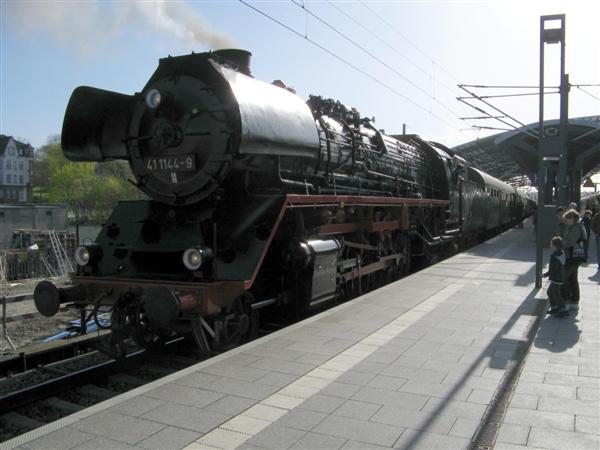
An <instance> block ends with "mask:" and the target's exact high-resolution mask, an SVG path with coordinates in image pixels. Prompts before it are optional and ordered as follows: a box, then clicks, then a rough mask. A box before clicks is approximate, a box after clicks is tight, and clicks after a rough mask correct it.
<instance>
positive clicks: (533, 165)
mask: <svg viewBox="0 0 600 450" xmlns="http://www.w3.org/2000/svg"><path fill="white" fill-rule="evenodd" d="M558 123H559V121H558V120H548V121H545V122H544V127H545V132H546V135H548V134H550V133H557V132H558ZM537 131H538V122H536V123H532V124H530V125H526V126H524V127H521V128H519V129H517V130H514V131H505V132H503V133H499V134H495V135H492V136H487V137H485V138H482V139H477V140H475V141H471V142H467V143H466V144H461V145H458V146H456V147H454V148H453V149H452V150H453V151H454V152H455V153H456V154H457V155H460V156H461V157H463V158H464V159H466V160H467V161H468V162H470V163H472V164H475V165H476V166H477V167H478V168H480V169H481V170H483V171H484V172H487V173H489V174H490V175H492V176H494V177H496V178H499V179H500V180H502V181H509V182H511V181H517V180H525V179H529V180H533V179H534V178H535V174H536V173H537V165H538V156H537V155H538V139H537V137H536V135H537ZM578 158H579V161H577V159H578ZM576 162H580V163H581V167H582V169H583V179H585V178H587V177H588V176H590V175H592V174H593V173H595V172H598V171H599V170H600V116H588V117H577V118H572V119H569V167H573V166H574V165H575V163H576Z"/></svg>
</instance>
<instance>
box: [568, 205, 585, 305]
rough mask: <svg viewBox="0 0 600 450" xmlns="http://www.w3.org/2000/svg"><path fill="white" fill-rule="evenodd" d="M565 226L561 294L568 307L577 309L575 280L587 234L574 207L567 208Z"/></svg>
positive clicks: (581, 261)
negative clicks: (564, 261) (564, 258)
mask: <svg viewBox="0 0 600 450" xmlns="http://www.w3.org/2000/svg"><path fill="white" fill-rule="evenodd" d="M564 218H565V223H566V225H567V226H566V228H565V231H564V234H563V236H562V238H563V242H564V246H563V249H564V252H565V255H566V257H567V260H566V263H565V283H564V284H563V287H562V296H563V299H564V300H565V302H566V303H567V307H568V308H569V309H573V310H578V309H579V281H578V280H577V276H578V272H579V265H580V264H582V263H584V262H585V261H586V257H585V242H586V241H587V234H586V232H585V228H584V226H583V223H581V220H580V216H579V213H578V212H577V211H575V210H574V209H570V210H568V211H567V212H566V213H565V215H564Z"/></svg>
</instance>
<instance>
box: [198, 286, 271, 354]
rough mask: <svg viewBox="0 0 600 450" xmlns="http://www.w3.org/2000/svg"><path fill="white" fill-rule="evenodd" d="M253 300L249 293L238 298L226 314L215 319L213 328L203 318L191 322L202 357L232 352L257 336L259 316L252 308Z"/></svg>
mask: <svg viewBox="0 0 600 450" xmlns="http://www.w3.org/2000/svg"><path fill="white" fill-rule="evenodd" d="M251 299H252V296H251V295H250V294H249V293H246V294H243V295H242V296H241V297H238V298H237V299H236V300H235V301H233V302H232V303H231V305H229V307H228V308H227V311H226V312H225V313H223V314H222V315H221V316H220V317H218V318H216V319H213V321H212V324H213V326H212V327H211V326H210V325H209V323H208V322H207V321H206V320H205V319H204V318H202V317H195V318H193V319H192V320H191V326H192V337H193V338H194V341H195V342H196V345H197V346H198V350H199V352H200V354H201V355H203V356H209V355H210V353H211V352H223V351H226V350H230V349H232V348H234V347H237V346H238V345H240V344H242V343H244V342H246V341H248V340H249V339H251V338H253V337H254V336H256V335H257V333H258V324H259V320H258V317H259V316H258V313H257V312H256V311H252V309H251V307H250V304H251Z"/></svg>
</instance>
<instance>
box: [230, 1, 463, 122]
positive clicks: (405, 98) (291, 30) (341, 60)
mask: <svg viewBox="0 0 600 450" xmlns="http://www.w3.org/2000/svg"><path fill="white" fill-rule="evenodd" d="M238 1H239V2H240V3H242V4H243V5H245V6H247V7H248V8H250V9H252V10H253V11H255V12H257V13H258V14H260V15H262V16H263V17H266V18H267V19H269V20H270V21H272V22H274V23H276V24H278V25H279V26H281V27H282V28H285V29H286V30H288V31H289V32H290V33H293V34H295V35H296V36H298V37H300V38H302V39H304V40H306V41H307V42H309V43H310V44H311V45H314V46H315V47H317V48H318V49H320V50H321V51H323V52H325V53H327V54H328V55H330V56H332V57H334V58H335V59H337V60H338V61H340V62H342V63H343V64H345V65H346V66H348V67H350V68H352V69H354V70H356V71H357V72H359V73H361V74H362V75H364V76H365V77H367V78H369V79H370V80H372V81H374V82H375V83H377V84H379V85H380V86H382V87H384V88H385V89H387V90H389V91H390V92H392V93H394V94H395V95H397V96H399V97H400V98H402V99H404V100H406V101H407V102H409V103H410V104H412V105H413V106H415V107H417V108H419V109H421V110H423V111H425V112H426V113H427V114H429V115H431V116H432V117H435V118H436V119H437V120H439V121H440V122H442V123H444V124H445V125H446V126H448V127H449V128H451V129H453V130H456V127H455V126H454V125H452V124H451V123H449V122H448V121H447V120H446V119H444V118H443V117H441V116H439V115H438V114H436V113H434V112H432V111H429V110H428V109H427V108H425V107H424V106H423V105H421V104H419V103H418V102H416V101H414V100H412V99H411V98H410V97H408V96H406V95H404V94H403V93H402V92H400V91H398V90H397V89H394V88H393V87H391V86H390V85H389V84H387V83H385V82H383V81H381V80H380V79H378V78H377V77H375V76H374V75H372V74H370V73H368V72H367V71H365V70H364V69H362V68H360V67H359V66H357V65H356V64H354V63H352V62H350V61H348V60H347V59H345V58H343V57H341V56H340V55H338V54H337V53H335V52H334V51H333V50H330V49H329V48H327V47H325V46H324V45H322V44H320V43H319V42H317V41H315V40H313V39H312V38H310V37H309V36H305V35H303V34H302V33H300V32H298V31H297V30H295V29H294V28H292V27H290V26H289V25H287V24H285V23H283V22H281V21H280V20H278V19H276V18H275V17H273V16H271V15H269V14H267V13H266V12H264V11H262V10H261V9H259V8H257V7H255V6H254V5H252V4H250V3H249V2H247V1H246V0H238Z"/></svg>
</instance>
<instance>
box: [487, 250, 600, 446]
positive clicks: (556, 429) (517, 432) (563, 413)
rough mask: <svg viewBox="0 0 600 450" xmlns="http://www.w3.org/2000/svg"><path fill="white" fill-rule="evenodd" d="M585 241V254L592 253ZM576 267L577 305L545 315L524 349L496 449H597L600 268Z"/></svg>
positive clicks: (599, 428)
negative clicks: (565, 313)
mask: <svg viewBox="0 0 600 450" xmlns="http://www.w3.org/2000/svg"><path fill="white" fill-rule="evenodd" d="M592 242H593V241H590V244H591V245H590V247H591V248H590V255H596V252H595V248H594V245H595V244H594V243H592ZM597 266H598V262H597V261H596V259H595V257H594V256H592V257H591V258H590V261H589V265H584V266H581V267H580V269H579V284H580V288H581V305H580V309H579V312H578V313H577V314H574V313H573V312H572V313H571V316H570V317H569V318H568V319H557V318H554V317H551V316H547V317H546V318H545V319H544V320H543V321H542V323H541V325H540V327H539V329H538V332H537V334H536V336H535V340H534V342H533V346H532V348H531V351H530V353H529V354H528V356H527V358H526V360H525V363H524V366H523V370H522V372H521V376H520V377H519V381H518V383H517V385H516V388H515V393H514V395H513V398H512V401H511V402H510V405H509V407H508V410H507V412H506V416H505V418H504V423H503V424H502V427H501V429H500V433H499V441H501V444H500V443H499V444H497V445H496V449H506V450H509V449H521V450H522V449H528V450H529V449H532V448H540V449H598V448H600V419H599V415H600V271H597V270H596V268H597Z"/></svg>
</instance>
